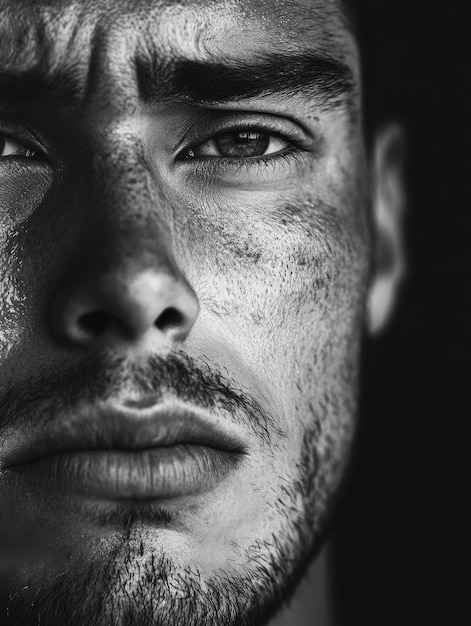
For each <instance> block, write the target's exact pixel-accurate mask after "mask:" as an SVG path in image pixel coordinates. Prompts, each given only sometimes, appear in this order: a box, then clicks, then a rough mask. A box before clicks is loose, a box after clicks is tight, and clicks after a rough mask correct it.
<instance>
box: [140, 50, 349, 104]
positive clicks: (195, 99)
mask: <svg viewBox="0 0 471 626" xmlns="http://www.w3.org/2000/svg"><path fill="white" fill-rule="evenodd" d="M136 71H137V78H138V84H139V89H140V92H141V94H142V96H143V98H144V100H145V101H148V102H152V101H159V100H162V99H164V100H167V99H170V100H174V101H181V100H183V101H186V102H188V103H192V104H199V105H202V104H223V103H227V102H230V101H237V100H243V99H249V98H254V97H258V96H273V95H277V94H283V95H294V94H299V93H307V94H308V95H309V96H311V97H312V98H314V99H315V100H316V104H317V105H319V106H326V105H330V106H338V105H340V104H343V103H344V102H346V101H348V100H349V99H351V97H352V95H353V93H354V91H355V81H354V79H353V74H352V71H351V69H350V68H349V66H348V65H346V64H343V63H341V62H340V61H337V60H336V59H332V58H328V57H325V56H320V55H318V54H314V53H313V52H303V53H298V54H288V53H277V54H275V53H273V54H266V55H258V56H257V58H256V59H254V60H253V61H250V62H249V61H244V60H240V59H238V60H231V61H230V62H229V61H226V62H202V61H193V60H186V59H185V60H177V61H174V62H172V63H171V64H169V65H168V66H167V65H165V64H164V63H162V62H159V61H157V62H156V61H154V62H152V61H149V59H148V58H137V59H136Z"/></svg>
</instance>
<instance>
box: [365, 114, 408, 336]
mask: <svg viewBox="0 0 471 626" xmlns="http://www.w3.org/2000/svg"><path fill="white" fill-rule="evenodd" d="M404 143H405V142H404V133H403V130H402V128H400V127H399V126H398V125H396V124H394V125H390V126H388V127H386V128H383V129H382V130H381V131H380V132H379V133H378V135H377V137H376V141H375V146H374V152H373V161H372V167H373V191H372V200H373V201H372V231H373V271H372V277H371V283H370V289H369V293H368V301H367V325H368V330H369V332H370V333H371V334H374V333H377V332H379V331H380V330H382V329H383V328H384V326H385V325H386V324H387V322H388V320H389V318H390V316H391V314H392V312H393V310H394V307H395V304H396V300H397V295H398V289H399V286H400V284H401V282H402V280H403V278H404V274H405V259H404V245H403V232H402V217H403V213H404V207H405V194H404V182H403V169H404Z"/></svg>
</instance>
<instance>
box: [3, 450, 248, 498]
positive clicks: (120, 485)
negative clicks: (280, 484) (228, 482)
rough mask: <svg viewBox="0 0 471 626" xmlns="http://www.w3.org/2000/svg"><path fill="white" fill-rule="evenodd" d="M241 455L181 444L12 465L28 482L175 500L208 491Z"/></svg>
mask: <svg viewBox="0 0 471 626" xmlns="http://www.w3.org/2000/svg"><path fill="white" fill-rule="evenodd" d="M239 461H240V454H236V453H231V452H228V451H223V450H217V449H215V448H209V447H207V446H201V445H194V444H179V445H173V446H162V447H159V448H153V449H150V450H141V451H123V450H86V451H85V450H84V451H75V452H68V453H60V454H54V455H50V456H47V457H43V458H41V459H37V460H34V461H31V462H29V463H24V464H21V465H16V466H13V467H12V466H10V468H9V470H10V472H14V473H16V474H20V475H21V477H22V478H23V479H25V478H27V479H28V482H29V483H30V485H31V483H33V484H37V485H38V486H39V484H40V485H42V486H47V487H48V488H56V489H64V490H67V491H68V492H71V491H73V492H75V493H77V494H81V495H85V496H88V497H95V498H101V499H112V500H114V499H120V500H121V499H150V498H159V499H164V498H176V497H181V496H186V495H192V494H198V493H201V492H205V491H209V490H211V489H213V488H214V487H216V486H217V485H218V484H219V483H220V482H222V481H223V480H224V479H225V478H227V476H228V475H229V474H230V473H231V472H232V471H233V470H234V469H235V468H236V466H237V465H238V462H239Z"/></svg>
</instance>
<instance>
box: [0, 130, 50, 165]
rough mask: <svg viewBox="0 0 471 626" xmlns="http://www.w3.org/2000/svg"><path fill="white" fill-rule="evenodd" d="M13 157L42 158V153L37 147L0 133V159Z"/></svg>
mask: <svg viewBox="0 0 471 626" xmlns="http://www.w3.org/2000/svg"><path fill="white" fill-rule="evenodd" d="M14 157H24V158H26V159H34V160H42V159H43V154H42V152H41V151H40V150H39V149H37V148H34V147H32V146H31V145H26V144H25V143H23V142H22V141H19V140H17V139H16V138H13V137H11V136H8V135H5V134H3V133H0V159H11V158H14Z"/></svg>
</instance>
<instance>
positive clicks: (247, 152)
mask: <svg viewBox="0 0 471 626" xmlns="http://www.w3.org/2000/svg"><path fill="white" fill-rule="evenodd" d="M216 143H217V148H218V150H219V152H220V153H221V156H224V157H233V158H243V157H256V156H261V155H263V154H265V152H266V150H267V148H268V144H269V143H270V137H269V135H266V134H264V133H257V132H252V131H241V132H237V133H227V134H225V135H219V137H218V138H217V140H216Z"/></svg>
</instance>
